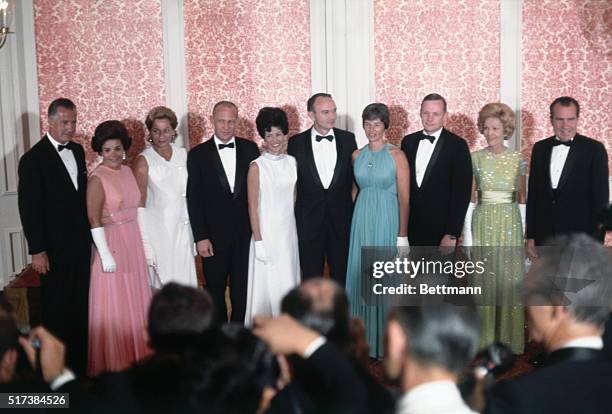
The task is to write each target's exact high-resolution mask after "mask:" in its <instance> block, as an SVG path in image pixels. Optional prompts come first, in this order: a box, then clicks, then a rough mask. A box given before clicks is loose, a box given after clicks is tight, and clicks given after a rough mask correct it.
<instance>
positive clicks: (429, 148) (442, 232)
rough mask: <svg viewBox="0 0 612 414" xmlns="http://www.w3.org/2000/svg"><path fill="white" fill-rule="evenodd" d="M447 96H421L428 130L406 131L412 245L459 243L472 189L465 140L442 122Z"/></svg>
mask: <svg viewBox="0 0 612 414" xmlns="http://www.w3.org/2000/svg"><path fill="white" fill-rule="evenodd" d="M445 120H446V100H445V99H444V97H442V96H441V95H438V94H435V93H432V94H429V95H427V96H426V97H425V98H423V101H422V102H421V122H422V124H423V130H422V131H418V132H415V133H412V134H410V135H406V136H405V137H404V139H403V140H402V150H403V151H404V153H405V154H406V157H407V158H408V162H409V164H410V218H409V220H408V239H409V241H410V245H412V246H445V247H455V246H456V245H457V238H458V237H459V236H460V235H461V231H462V229H463V220H464V218H465V213H466V211H467V208H468V204H469V202H470V195H471V190H472V161H471V158H470V150H469V148H468V146H467V143H466V141H465V140H464V139H463V138H461V137H459V136H457V135H455V134H453V133H452V132H450V131H448V130H446V129H445V128H443V125H444V121H445Z"/></svg>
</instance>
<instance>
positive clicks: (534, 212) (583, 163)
mask: <svg viewBox="0 0 612 414" xmlns="http://www.w3.org/2000/svg"><path fill="white" fill-rule="evenodd" d="M579 116H580V105H579V104H578V101H576V100H575V99H574V98H571V97H569V96H562V97H560V98H557V99H555V100H554V101H553V103H552V104H551V105H550V122H551V123H552V126H553V130H554V132H555V135H554V136H552V137H549V138H546V139H544V140H542V141H539V142H537V143H536V144H535V145H534V146H533V151H532V152H531V168H530V171H529V187H528V194H527V230H526V235H525V238H526V242H525V250H526V252H527V255H528V256H529V257H532V258H533V257H535V256H537V249H536V247H535V246H539V245H542V244H544V242H545V241H546V239H548V238H549V237H553V236H556V235H559V234H565V233H574V232H582V233H586V234H588V235H592V236H594V235H595V234H596V232H597V219H598V217H599V216H600V214H601V213H602V211H603V210H604V209H605V208H606V207H607V205H608V197H609V187H608V154H607V153H606V148H605V147H604V146H603V144H602V143H601V142H598V141H596V140H594V139H591V138H587V137H585V136H582V135H580V134H578V133H577V132H576V129H577V127H578V121H579Z"/></svg>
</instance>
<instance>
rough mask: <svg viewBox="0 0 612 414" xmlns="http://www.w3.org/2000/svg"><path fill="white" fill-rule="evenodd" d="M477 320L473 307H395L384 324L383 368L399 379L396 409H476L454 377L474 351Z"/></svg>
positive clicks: (405, 413) (467, 413)
mask: <svg viewBox="0 0 612 414" xmlns="http://www.w3.org/2000/svg"><path fill="white" fill-rule="evenodd" d="M479 334H480V321H479V318H478V310H477V309H476V307H475V306H454V305H450V304H448V303H444V304H440V305H439V306H401V307H395V308H394V309H393V310H392V311H391V313H390V315H389V321H388V323H387V333H386V344H387V348H386V350H385V359H384V361H383V365H384V368H385V373H386V374H387V376H388V377H389V378H390V379H392V380H398V381H399V383H400V387H401V393H402V395H401V397H400V398H399V400H398V401H397V406H396V408H395V412H396V413H399V414H410V413H420V414H435V413H456V414H476V413H475V412H474V411H472V410H471V409H470V408H469V407H468V406H467V404H466V403H465V401H464V400H463V398H462V397H461V393H460V392H459V388H458V387H457V381H458V378H459V376H460V374H461V373H462V372H465V369H466V367H467V366H468V364H469V363H470V361H471V360H472V358H474V356H475V355H476V352H477V350H478V337H479Z"/></svg>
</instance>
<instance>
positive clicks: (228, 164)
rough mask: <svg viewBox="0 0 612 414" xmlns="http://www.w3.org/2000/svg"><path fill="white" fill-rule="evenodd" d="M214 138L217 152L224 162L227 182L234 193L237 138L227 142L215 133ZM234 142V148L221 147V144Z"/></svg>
mask: <svg viewBox="0 0 612 414" xmlns="http://www.w3.org/2000/svg"><path fill="white" fill-rule="evenodd" d="M213 139H214V140H215V146H216V148H217V152H218V153H219V158H221V164H223V170H224V171H225V176H226V177H227V182H228V183H229V187H230V190H231V191H232V193H233V192H234V183H235V182H236V138H235V137H232V139H230V140H229V141H227V143H224V142H223V141H221V140H220V139H219V138H217V136H216V135H213ZM231 143H234V148H229V147H227V148H223V149H222V150H220V149H219V144H231Z"/></svg>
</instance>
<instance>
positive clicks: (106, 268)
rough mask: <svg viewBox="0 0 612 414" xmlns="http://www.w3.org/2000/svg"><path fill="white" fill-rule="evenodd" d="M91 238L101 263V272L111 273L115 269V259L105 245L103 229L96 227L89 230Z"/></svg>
mask: <svg viewBox="0 0 612 414" xmlns="http://www.w3.org/2000/svg"><path fill="white" fill-rule="evenodd" d="M91 237H92V238H93V241H94V244H95V245H96V248H97V249H98V254H99V255H100V260H101V261H102V271H103V272H105V273H113V272H114V271H115V270H116V269H117V264H116V263H115V259H114V258H113V255H112V254H111V252H110V250H109V248H108V244H106V236H105V235H104V227H96V228H95V229H91Z"/></svg>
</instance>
